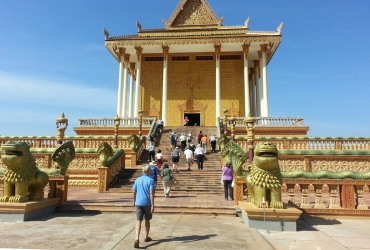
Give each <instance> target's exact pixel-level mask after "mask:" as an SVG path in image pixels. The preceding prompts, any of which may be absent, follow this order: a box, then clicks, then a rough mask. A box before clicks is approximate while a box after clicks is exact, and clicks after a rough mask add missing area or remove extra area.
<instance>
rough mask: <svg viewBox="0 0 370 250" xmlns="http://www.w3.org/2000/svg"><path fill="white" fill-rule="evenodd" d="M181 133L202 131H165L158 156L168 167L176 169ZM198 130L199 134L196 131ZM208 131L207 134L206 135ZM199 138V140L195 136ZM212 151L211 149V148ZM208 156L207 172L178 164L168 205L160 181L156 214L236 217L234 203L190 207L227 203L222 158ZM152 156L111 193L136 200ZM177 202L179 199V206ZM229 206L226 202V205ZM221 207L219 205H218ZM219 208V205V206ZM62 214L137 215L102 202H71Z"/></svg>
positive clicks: (121, 177) (115, 184) (124, 207)
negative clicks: (176, 137) (173, 142)
mask: <svg viewBox="0 0 370 250" xmlns="http://www.w3.org/2000/svg"><path fill="white" fill-rule="evenodd" d="M174 129H176V132H177V133H180V134H181V133H185V132H186V133H188V132H189V131H192V132H193V136H194V135H195V132H196V131H197V133H199V131H198V130H200V129H199V127H197V128H194V127H184V128H182V127H181V128H178V127H176V128H165V130H164V133H163V134H162V137H161V140H160V141H157V145H156V152H157V151H158V149H161V150H162V154H163V159H164V163H167V164H168V165H169V166H170V168H171V169H172V161H171V156H170V155H171V150H170V143H169V138H170V134H171V133H172V132H173V131H175V130H174ZM195 129H196V130H195ZM202 131H203V133H209V134H210V135H211V134H212V133H215V128H207V129H204V127H202ZM205 131H206V132H205ZM194 137H195V136H194ZM209 148H210V145H209ZM210 151H211V150H208V153H207V154H206V155H205V160H204V164H203V170H198V167H197V162H196V160H195V161H194V163H193V164H192V166H191V170H190V171H187V168H186V167H185V157H184V155H183V154H181V157H180V162H179V164H178V169H179V170H180V172H179V173H174V175H175V178H176V179H177V180H178V182H179V184H178V185H176V186H174V187H173V188H172V190H171V198H167V200H169V201H168V202H167V200H166V198H164V194H163V187H162V182H161V181H160V179H159V180H158V183H157V189H156V197H157V198H156V200H158V199H163V202H156V210H155V211H156V213H167V214H168V213H184V214H199V213H201V214H205V215H222V216H236V211H235V208H234V206H233V203H232V202H231V201H230V202H229V203H227V205H225V206H223V205H215V203H214V202H213V203H212V202H208V203H209V204H207V205H205V204H204V203H202V204H201V205H194V204H192V205H190V204H189V203H187V202H186V201H187V200H189V201H190V200H194V199H198V200H199V201H200V202H201V201H202V200H209V199H211V200H217V201H218V200H222V201H223V200H224V198H223V197H224V193H223V186H221V184H220V178H221V169H220V167H221V156H220V153H219V152H218V151H216V153H210ZM148 163H149V162H148V154H147V152H145V153H144V154H143V155H142V157H141V159H139V162H138V165H137V166H136V167H135V168H130V169H125V170H123V171H121V172H120V173H119V174H118V176H117V177H116V179H115V180H114V181H113V182H112V183H111V186H110V189H109V191H108V192H107V193H109V194H111V195H112V196H113V195H117V194H118V195H122V197H129V198H131V197H132V186H133V184H134V182H135V180H136V178H138V177H140V176H141V175H142V166H144V165H147V164H148ZM174 199H179V200H180V201H181V202H180V201H179V202H177V201H175V200H174ZM223 202H225V201H223ZM113 203H114V202H113ZM216 203H217V202H216ZM217 204H218V203H217ZM59 211H63V212H72V211H80V212H82V211H83V212H94V211H95V212H109V213H114V212H129V213H134V212H135V208H134V207H133V206H132V203H130V204H127V205H125V204H123V203H114V204H112V203H111V204H109V203H102V202H91V201H86V202H79V203H78V204H73V203H72V202H69V204H68V202H67V204H65V205H63V207H62V208H60V209H59Z"/></svg>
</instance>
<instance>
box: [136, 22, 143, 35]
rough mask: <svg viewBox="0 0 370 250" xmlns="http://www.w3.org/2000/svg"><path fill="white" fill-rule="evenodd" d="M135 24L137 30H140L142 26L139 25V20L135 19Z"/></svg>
mask: <svg viewBox="0 0 370 250" xmlns="http://www.w3.org/2000/svg"><path fill="white" fill-rule="evenodd" d="M136 26H137V32H140V31H141V30H142V29H143V28H142V27H141V24H140V23H139V21H137V20H136Z"/></svg>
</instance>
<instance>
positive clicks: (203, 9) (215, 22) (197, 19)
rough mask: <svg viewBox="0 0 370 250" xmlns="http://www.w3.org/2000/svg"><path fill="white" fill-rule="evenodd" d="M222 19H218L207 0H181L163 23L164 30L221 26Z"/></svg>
mask: <svg viewBox="0 0 370 250" xmlns="http://www.w3.org/2000/svg"><path fill="white" fill-rule="evenodd" d="M222 21H223V18H218V17H217V16H216V14H215V13H214V11H213V10H212V8H211V6H210V5H209V4H208V2H207V0H181V1H180V3H179V4H178V6H177V7H176V9H175V11H174V12H173V13H172V15H171V17H170V20H168V21H166V20H163V22H164V23H165V25H166V28H169V29H171V28H180V27H187V26H221V25H222Z"/></svg>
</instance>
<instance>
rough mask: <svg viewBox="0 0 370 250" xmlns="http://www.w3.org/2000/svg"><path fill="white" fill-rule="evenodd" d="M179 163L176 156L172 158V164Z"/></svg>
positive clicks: (178, 158)
mask: <svg viewBox="0 0 370 250" xmlns="http://www.w3.org/2000/svg"><path fill="white" fill-rule="evenodd" d="M179 161H180V157H178V156H172V162H173V163H178V162H179Z"/></svg>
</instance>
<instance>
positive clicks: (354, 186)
mask: <svg viewBox="0 0 370 250" xmlns="http://www.w3.org/2000/svg"><path fill="white" fill-rule="evenodd" d="M245 183H246V182H245V178H236V179H235V181H234V198H235V205H238V201H246V200H248V196H244V193H245V191H246V190H245V187H246V186H245ZM369 187H370V180H353V179H343V180H334V179H333V180H332V179H284V180H283V186H282V197H283V201H284V202H289V203H290V204H291V205H294V206H297V207H299V208H300V209H302V210H304V211H305V212H306V213H308V214H321V215H325V214H326V215H334V214H336V215H338V214H341V215H370V210H369V205H368V204H367V201H368V200H369Z"/></svg>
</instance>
